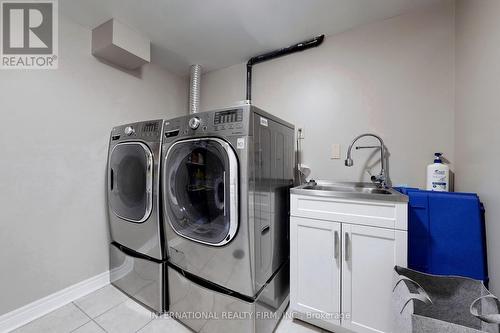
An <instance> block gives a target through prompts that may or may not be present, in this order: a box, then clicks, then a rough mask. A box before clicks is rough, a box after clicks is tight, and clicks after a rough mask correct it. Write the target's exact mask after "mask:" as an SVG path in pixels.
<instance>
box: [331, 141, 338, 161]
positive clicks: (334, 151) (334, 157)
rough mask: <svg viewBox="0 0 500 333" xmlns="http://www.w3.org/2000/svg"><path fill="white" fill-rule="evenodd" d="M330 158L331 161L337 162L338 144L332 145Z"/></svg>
mask: <svg viewBox="0 0 500 333" xmlns="http://www.w3.org/2000/svg"><path fill="white" fill-rule="evenodd" d="M330 158H331V159H332V160H339V159H340V144H339V143H334V144H332V154H331V157H330Z"/></svg>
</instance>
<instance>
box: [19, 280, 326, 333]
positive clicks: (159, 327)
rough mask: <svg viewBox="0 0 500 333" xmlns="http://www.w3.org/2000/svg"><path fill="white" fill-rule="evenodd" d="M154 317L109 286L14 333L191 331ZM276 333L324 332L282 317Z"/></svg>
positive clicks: (149, 332) (187, 332)
mask: <svg viewBox="0 0 500 333" xmlns="http://www.w3.org/2000/svg"><path fill="white" fill-rule="evenodd" d="M154 317H155V316H154V315H153V314H152V313H151V312H150V311H149V310H147V309H145V308H144V307H142V306H141V305H139V304H137V303H136V302H134V301H133V300H131V299H129V298H128V297H127V296H125V295H124V294H123V293H122V292H121V291H119V290H118V289H116V288H115V287H113V286H111V285H108V286H106V287H104V288H102V289H99V290H97V291H95V292H93V293H92V294H90V295H87V296H85V297H82V298H80V299H78V300H76V301H74V302H72V303H69V304H67V305H65V306H63V307H61V308H59V309H57V310H55V311H53V312H51V313H49V314H47V315H45V316H43V317H41V318H39V319H37V320H34V321H32V322H31V323H28V324H26V325H24V326H22V327H20V328H18V329H16V330H14V331H13V332H15V333H31V332H36V333H47V332H50V333H70V332H74V333H103V332H109V333H135V332H140V333H163V332H165V333H166V332H168V333H190V332H191V331H190V330H189V329H187V328H186V327H184V326H183V325H181V324H180V323H178V322H177V321H176V320H174V319H172V318H168V317H166V316H162V317H160V318H154ZM275 332H276V333H324V331H322V330H320V329H318V328H316V327H313V326H310V325H307V324H305V323H302V322H298V321H296V320H291V319H290V318H289V317H286V318H283V319H282V320H281V322H280V324H279V326H278V328H277V329H276V331H275Z"/></svg>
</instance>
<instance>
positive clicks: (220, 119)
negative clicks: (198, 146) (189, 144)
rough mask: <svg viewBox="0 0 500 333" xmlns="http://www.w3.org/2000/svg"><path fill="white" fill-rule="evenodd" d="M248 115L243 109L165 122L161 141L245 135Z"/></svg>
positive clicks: (226, 110) (213, 112)
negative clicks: (183, 137) (193, 137)
mask: <svg viewBox="0 0 500 333" xmlns="http://www.w3.org/2000/svg"><path fill="white" fill-rule="evenodd" d="M248 114H249V112H245V110H244V108H234V109H225V110H220V111H208V112H200V113H196V114H192V115H189V116H184V117H179V118H174V119H170V120H166V121H165V123H164V129H163V133H164V136H163V139H164V140H167V141H172V140H175V139H177V138H178V137H182V136H195V137H196V136H220V137H225V136H233V135H246V133H247V132H248V126H245V124H247V123H248V119H247V118H248Z"/></svg>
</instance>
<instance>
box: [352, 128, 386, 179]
mask: <svg viewBox="0 0 500 333" xmlns="http://www.w3.org/2000/svg"><path fill="white" fill-rule="evenodd" d="M365 136H372V137H374V138H376V139H378V141H380V146H357V147H356V149H367V148H376V149H380V164H381V166H382V168H381V170H380V173H379V174H378V175H376V176H371V181H372V182H373V183H374V184H375V185H377V186H378V187H382V188H388V185H387V181H388V175H387V169H386V166H385V145H384V141H383V140H382V138H381V137H379V136H378V135H376V134H371V133H365V134H361V135H359V136H357V137H355V138H354V140H352V143H351V144H350V145H349V149H347V157H346V160H345V166H347V167H352V166H353V165H354V161H353V160H352V157H351V150H352V147H353V146H354V144H355V143H356V141H358V140H359V139H361V138H363V137H365Z"/></svg>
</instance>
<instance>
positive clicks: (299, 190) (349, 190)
mask: <svg viewBox="0 0 500 333" xmlns="http://www.w3.org/2000/svg"><path fill="white" fill-rule="evenodd" d="M291 192H292V193H294V194H302V195H311V196H328V197H338V198H346V199H368V200H383V201H398V202H408V197H407V196H406V195H403V194H401V193H399V192H398V191H396V190H394V189H392V188H389V189H384V188H378V187H376V186H375V185H373V184H371V183H348V182H328V181H316V182H309V183H307V184H304V185H301V186H298V187H295V188H293V189H292V190H291Z"/></svg>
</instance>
